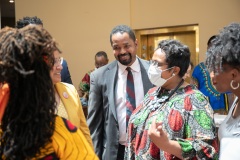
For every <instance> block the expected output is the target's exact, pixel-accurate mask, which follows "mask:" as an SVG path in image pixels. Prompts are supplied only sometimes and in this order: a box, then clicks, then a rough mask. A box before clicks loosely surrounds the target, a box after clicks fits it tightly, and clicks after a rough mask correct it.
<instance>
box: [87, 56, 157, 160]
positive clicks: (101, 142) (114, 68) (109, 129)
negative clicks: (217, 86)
mask: <svg viewBox="0 0 240 160" xmlns="http://www.w3.org/2000/svg"><path fill="white" fill-rule="evenodd" d="M138 60H139V64H140V68H141V74H142V81H143V84H144V86H143V87H144V94H146V93H147V91H148V90H149V89H150V88H151V87H153V85H152V84H151V82H150V80H149V79H148V75H147V70H148V67H149V62H148V61H146V60H142V59H140V58H138ZM117 76H118V65H117V61H114V62H112V63H110V64H108V65H106V66H103V67H101V68H99V69H97V70H96V71H94V72H92V73H91V84H90V86H91V87H90V93H89V106H88V119H87V123H88V125H89V129H90V133H91V137H92V140H93V145H94V148H95V152H96V154H97V155H98V156H99V158H100V159H102V160H116V159H117V153H118V145H119V142H118V140H119V126H118V119H117V113H116V105H115V93H116V92H115V90H116V83H117Z"/></svg>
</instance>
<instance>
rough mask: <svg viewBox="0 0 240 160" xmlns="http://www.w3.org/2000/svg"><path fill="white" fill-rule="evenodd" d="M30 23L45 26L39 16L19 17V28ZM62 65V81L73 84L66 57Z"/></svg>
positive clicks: (17, 24)
mask: <svg viewBox="0 0 240 160" xmlns="http://www.w3.org/2000/svg"><path fill="white" fill-rule="evenodd" d="M30 24H35V25H41V26H43V22H42V20H41V19H40V18H38V17H37V16H34V17H23V19H19V20H18V21H17V23H16V28H18V29H19V28H23V27H25V26H27V25H30ZM62 66H63V69H62V71H61V82H65V83H70V84H72V79H71V75H70V72H69V70H68V65H67V62H66V60H64V59H62Z"/></svg>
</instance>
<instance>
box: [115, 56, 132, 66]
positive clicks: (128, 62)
mask: <svg viewBox="0 0 240 160" xmlns="http://www.w3.org/2000/svg"><path fill="white" fill-rule="evenodd" d="M126 55H129V59H127V60H121V57H123V56H126ZM117 57H118V61H119V62H120V63H121V64H122V65H125V66H127V65H129V64H130V63H131V62H132V55H131V54H130V53H124V54H121V55H118V56H117Z"/></svg>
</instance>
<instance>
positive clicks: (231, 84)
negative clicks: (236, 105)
mask: <svg viewBox="0 0 240 160" xmlns="http://www.w3.org/2000/svg"><path fill="white" fill-rule="evenodd" d="M230 86H231V87H232V89H234V90H236V89H238V88H239V83H237V86H236V87H233V80H232V81H231V83H230Z"/></svg>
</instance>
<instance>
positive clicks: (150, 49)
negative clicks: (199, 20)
mask: <svg viewBox="0 0 240 160" xmlns="http://www.w3.org/2000/svg"><path fill="white" fill-rule="evenodd" d="M135 33H136V38H137V39H138V56H139V57H141V58H142V59H146V60H150V59H151V58H152V55H153V53H154V50H155V48H157V45H158V42H159V41H161V40H164V39H177V40H179V41H181V42H182V43H183V44H186V45H187V46H188V47H189V49H190V52H191V62H192V63H193V64H194V66H196V64H198V62H199V58H198V55H199V27H198V25H187V26H177V27H165V28H154V29H141V30H135Z"/></svg>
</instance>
